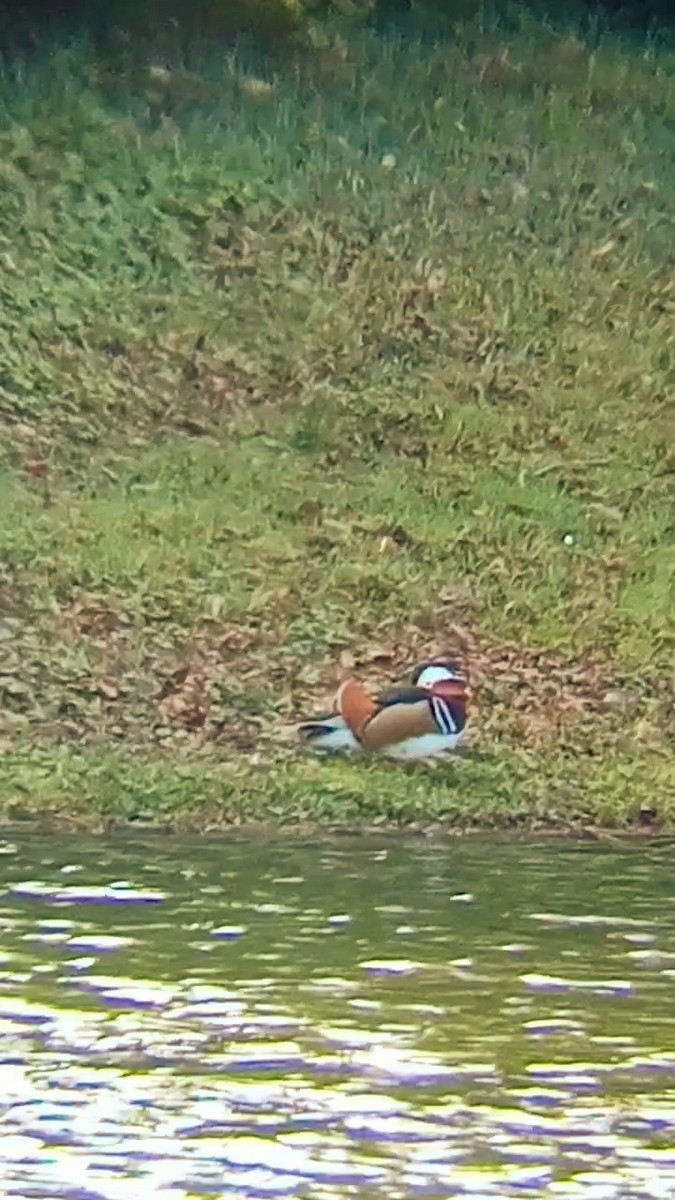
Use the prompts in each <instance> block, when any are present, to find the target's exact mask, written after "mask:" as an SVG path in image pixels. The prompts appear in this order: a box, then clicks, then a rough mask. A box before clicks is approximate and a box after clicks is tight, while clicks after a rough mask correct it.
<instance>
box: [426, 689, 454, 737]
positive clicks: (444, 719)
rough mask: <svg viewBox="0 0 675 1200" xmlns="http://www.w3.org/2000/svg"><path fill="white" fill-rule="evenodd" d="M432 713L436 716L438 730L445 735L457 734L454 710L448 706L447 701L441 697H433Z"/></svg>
mask: <svg viewBox="0 0 675 1200" xmlns="http://www.w3.org/2000/svg"><path fill="white" fill-rule="evenodd" d="M431 711H432V713H433V714H434V720H435V722H436V724H437V725H438V728H439V729H440V730H442V732H443V733H447V734H451V733H457V725H456V724H455V720H454V717H453V715H452V710H451V708H450V706H449V704H446V702H445V700H442V699H441V697H440V696H432V697H431Z"/></svg>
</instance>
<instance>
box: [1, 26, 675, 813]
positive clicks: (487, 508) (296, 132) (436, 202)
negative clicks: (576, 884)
mask: <svg viewBox="0 0 675 1200" xmlns="http://www.w3.org/2000/svg"><path fill="white" fill-rule="evenodd" d="M290 53H291V52H290V51H288V52H287V57H286V59H285V61H283V62H281V61H280V62H277V63H272V62H271V61H270V60H267V62H266V63H265V64H264V65H262V66H261V63H260V62H259V61H258V62H257V63H254V61H253V60H252V59H250V60H248V59H246V58H245V57H244V56H243V55H238V54H235V53H228V54H224V53H222V52H220V53H218V54H216V53H214V54H213V55H212V56H211V57H210V58H206V57H205V56H204V55H202V56H201V58H200V59H199V60H198V61H189V60H188V59H184V60H182V61H181V62H171V61H169V62H162V63H161V64H159V63H157V62H151V63H150V65H148V63H147V61H145V60H144V61H140V60H134V59H133V57H132V54H131V52H130V51H129V50H128V49H124V48H123V49H122V50H121V51H120V55H119V58H118V59H115V60H114V61H113V59H112V58H110V59H107V60H105V61H102V60H100V59H97V58H96V57H95V56H94V55H93V53H92V52H90V51H89V50H88V49H87V47H86V46H82V45H76V46H71V47H69V48H67V49H61V50H59V51H58V52H57V53H54V54H52V55H51V56H46V55H45V56H44V58H40V57H37V58H33V59H32V60H31V61H30V62H27V63H25V64H23V65H16V64H15V65H14V66H12V67H6V68H5V77H4V80H3V81H2V83H1V84H0V184H1V187H0V300H1V303H0V649H1V650H2V661H1V663H0V702H1V705H2V707H1V709H0V747H1V749H2V754H1V755H0V812H4V813H5V815H6V816H10V817H12V816H14V817H16V816H17V815H18V816H24V817H30V816H31V815H33V816H38V817H39V816H41V815H43V816H47V817H48V816H58V817H59V818H63V817H64V816H67V815H69V814H70V816H71V817H72V818H73V819H76V820H77V821H85V822H86V820H87V819H89V820H90V821H91V822H92V823H93V824H96V823H97V822H98V821H99V820H104V821H108V820H115V819H122V820H123V819H128V818H135V819H143V820H151V819H153V817H155V818H156V819H157V820H159V821H162V822H165V821H170V822H172V823H181V822H182V823H187V824H194V825H197V826H202V825H205V824H206V825H208V824H211V823H214V822H215V823H223V822H226V821H228V820H229V821H232V820H245V819H250V818H255V819H278V820H283V821H286V822H288V821H293V820H303V821H304V820H307V819H309V820H312V819H319V820H328V821H330V822H331V823H333V824H340V823H342V824H345V825H350V824H354V823H360V822H362V821H364V820H377V819H384V820H405V821H414V822H421V823H424V822H428V821H436V820H437V819H442V820H445V821H451V822H453V823H455V824H460V825H462V824H473V823H476V822H478V823H480V822H481V821H483V822H485V823H487V824H499V823H512V822H517V823H520V824H522V823H527V822H528V820H529V821H531V822H534V823H542V822H544V823H546V822H549V823H553V824H570V823H571V824H576V823H578V822H582V823H605V824H611V825H630V824H633V823H634V822H635V821H636V819H639V814H640V811H641V810H644V811H643V817H642V819H643V820H644V819H654V820H655V821H656V822H658V823H660V824H661V825H666V826H667V825H668V824H669V823H671V822H672V814H673V799H672V797H673V793H674V792H675V788H674V787H673V782H674V780H673V773H672V769H671V766H670V764H671V761H672V757H671V758H670V759H669V755H671V756H672V738H673V731H674V730H673V684H672V662H673V636H672V629H673V622H672V614H673V566H674V562H675V553H674V549H673V544H674V539H673V504H672V501H673V444H674V436H673V435H674V434H675V425H674V423H673V415H672V414H673V406H672V401H673V389H674V379H675V337H674V335H673V318H674V316H675V283H674V281H673V251H672V247H673V244H674V242H673V234H674V224H675V222H674V220H673V210H672V196H673V193H674V189H675V167H674V166H673V163H672V155H671V154H670V148H671V144H672V128H673V122H674V121H675V53H672V52H668V51H667V50H665V49H660V50H658V49H653V48H652V49H651V50H649V51H647V49H646V48H645V47H644V46H642V47H637V48H636V47H633V48H630V47H627V46H624V45H620V44H619V43H612V42H609V41H608V42H607V43H606V44H601V45H600V46H599V47H596V48H594V50H593V52H591V50H590V48H589V47H587V46H585V45H584V44H583V42H582V41H581V40H580V39H578V38H577V37H575V36H572V35H564V36H563V35H559V34H555V33H552V32H550V31H547V30H546V29H544V28H543V27H540V26H535V27H533V26H532V25H531V23H530V24H528V23H527V22H525V21H523V23H522V27H521V28H520V29H517V28H516V29H512V30H511V31H510V32H509V33H508V34H507V33H506V32H504V31H503V30H499V29H495V30H492V31H485V30H484V29H480V28H478V27H477V26H476V27H471V26H466V27H464V28H463V29H462V30H460V31H459V36H458V38H457V40H456V41H455V42H452V43H449V42H448V43H444V44H441V45H438V46H435V47H429V46H425V47H422V46H421V45H413V44H411V43H409V42H408V43H403V44H398V43H394V42H391V41H389V42H384V41H378V40H377V39H375V38H374V37H371V36H366V35H364V36H363V37H360V38H359V39H356V40H354V41H353V42H350V43H346V42H342V41H340V40H339V39H337V38H333V39H329V38H327V37H326V38H325V39H324V44H323V45H319V46H317V47H315V49H314V50H313V51H312V53H311V54H308V53H307V52H306V51H303V52H302V53H300V52H298V53H297V56H296V57H295V58H293V59H291V57H290ZM446 646H450V647H454V646H458V647H459V648H460V650H461V651H462V652H463V653H464V654H465V655H466V656H467V657H468V660H469V664H470V669H471V672H472V676H473V678H474V681H475V682H476V684H477V685H478V687H477V693H476V703H475V709H474V715H473V724H472V729H473V736H472V745H471V747H470V750H469V753H468V755H467V757H466V758H465V759H463V760H462V761H460V762H458V763H450V764H447V765H444V766H442V767H440V768H429V767H424V766H421V767H418V768H416V769H410V770H401V769H398V770H397V769H395V768H390V767H388V766H385V765H374V766H369V767H366V766H364V765H363V764H330V765H328V764H323V763H315V762H314V761H307V760H306V759H304V758H300V757H298V755H297V752H296V750H295V749H294V747H293V744H292V740H291V739H290V736H289V730H290V727H291V726H292V723H293V721H294V720H295V719H296V718H297V717H298V716H301V715H305V714H306V713H307V712H308V711H311V710H312V708H313V707H314V706H315V705H319V706H323V705H324V703H325V701H326V699H327V697H328V696H329V695H330V693H331V691H332V689H333V688H334V686H335V683H336V680H337V677H338V673H339V671H340V670H352V669H355V670H357V671H359V672H360V673H362V674H363V675H364V676H366V677H368V678H370V679H372V680H374V681H375V682H376V683H381V682H384V681H385V680H388V679H391V678H400V677H401V675H403V674H404V673H405V672H407V670H408V669H409V668H410V666H411V665H412V663H413V662H414V661H415V660H416V659H417V658H418V657H419V656H421V655H423V654H425V653H427V652H429V651H431V650H434V649H439V648H442V647H446ZM645 812H646V813H647V818H645V816H644V813H645ZM650 814H651V815H650Z"/></svg>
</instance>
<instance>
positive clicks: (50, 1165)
mask: <svg viewBox="0 0 675 1200" xmlns="http://www.w3.org/2000/svg"><path fill="white" fill-rule="evenodd" d="M0 851H1V853H0V880H1V881H2V885H1V886H2V888H3V889H4V894H1V895H0V930H1V933H2V936H1V938H0V1195H2V1196H8V1197H11V1196H20V1197H25V1198H28V1197H69V1198H73V1200H75V1198H77V1200H96V1198H99V1197H101V1198H105V1200H116V1198H118V1197H120V1198H121V1197H125V1198H126V1197H137V1198H138V1200H145V1198H146V1197H158V1198H162V1200H182V1198H183V1197H185V1198H187V1197H202V1196H211V1197H219V1196H227V1197H231V1198H232V1200H249V1198H252V1197H277V1196H289V1197H294V1196H306V1197H312V1198H313V1197H325V1198H326V1200H329V1198H332V1197H337V1196H350V1197H356V1198H361V1197H375V1196H387V1197H394V1198H396V1197H401V1198H403V1197H406V1198H408V1197H410V1198H411V1200H414V1198H416V1197H429V1196H433V1197H436V1196H440V1197H443V1196H448V1197H450V1196H453V1197H454V1196H472V1197H474V1198H481V1197H489V1196H497V1197H501V1198H504V1197H523V1196H525V1197H540V1196H541V1197H556V1198H558V1200H573V1198H576V1197H585V1198H587V1200H609V1198H617V1200H618V1198H621V1200H627V1198H629V1197H631V1198H632V1197H644V1198H647V1197H649V1200H654V1198H655V1197H675V883H674V882H673V866H672V853H673V852H672V848H670V847H667V846H661V847H658V846H655V845H652V846H646V845H644V844H634V845H631V846H628V847H626V848H617V847H615V846H607V845H597V844H594V843H580V844H570V843H566V842H565V843H563V842H557V843H541V844H529V843H519V842H506V841H498V840H495V841H489V840H460V841H451V842H449V843H445V844H429V843H427V842H423V841H408V842H406V841H403V840H400V841H397V840H393V839H388V838H385V837H383V838H381V839H379V840H378V839H375V840H373V839H370V840H369V839H358V840H334V841H323V840H316V841H308V842H304V843H300V842H282V841H266V840H259V841H253V840H250V841H247V840H224V841H218V842H216V841H213V842H204V841H194V842H189V841H185V840H177V839H176V840H165V839H149V840H143V841H142V840H136V839H133V840H131V839H126V838H119V839H116V840H112V841H104V842H101V841H95V840H91V841H88V840H86V839H82V838H81V837H80V836H79V835H78V836H76V837H66V836H63V837H60V838H49V839H46V838H45V839H38V838H23V837H22V838H21V839H20V840H19V841H17V842H16V843H15V844H12V843H10V842H5V843H4V844H0Z"/></svg>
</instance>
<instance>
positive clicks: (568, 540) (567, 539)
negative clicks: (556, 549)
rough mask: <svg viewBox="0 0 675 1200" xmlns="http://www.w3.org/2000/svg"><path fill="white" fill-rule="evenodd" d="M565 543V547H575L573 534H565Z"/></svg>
mask: <svg viewBox="0 0 675 1200" xmlns="http://www.w3.org/2000/svg"><path fill="white" fill-rule="evenodd" d="M563 542H564V543H565V545H566V546H573V545H574V538H573V536H572V534H571V533H566V534H565V536H564V538H563Z"/></svg>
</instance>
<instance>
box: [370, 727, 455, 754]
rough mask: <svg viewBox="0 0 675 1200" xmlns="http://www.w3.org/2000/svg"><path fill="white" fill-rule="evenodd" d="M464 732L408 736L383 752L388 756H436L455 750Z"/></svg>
mask: <svg viewBox="0 0 675 1200" xmlns="http://www.w3.org/2000/svg"><path fill="white" fill-rule="evenodd" d="M463 732H464V731H463V730H462V733H451V734H449V733H424V734H422V735H421V736H420V737H414V738H407V739H406V740H405V741H404V742H397V743H396V745H394V746H387V747H386V749H383V753H384V754H386V755H387V757H388V758H406V759H411V758H434V757H435V756H436V755H437V754H445V753H446V752H447V751H448V750H454V749H455V747H456V746H457V744H458V743H459V741H460V740H461V738H462V734H463Z"/></svg>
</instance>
